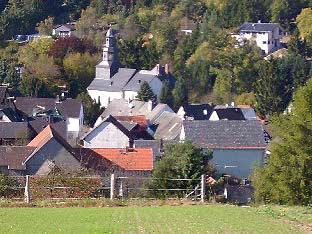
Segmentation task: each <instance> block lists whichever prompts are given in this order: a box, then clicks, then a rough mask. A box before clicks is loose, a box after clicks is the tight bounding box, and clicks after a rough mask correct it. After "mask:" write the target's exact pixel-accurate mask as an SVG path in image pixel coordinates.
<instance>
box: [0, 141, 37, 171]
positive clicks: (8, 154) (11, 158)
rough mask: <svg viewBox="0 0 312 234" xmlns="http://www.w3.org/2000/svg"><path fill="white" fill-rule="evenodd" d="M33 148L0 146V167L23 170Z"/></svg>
mask: <svg viewBox="0 0 312 234" xmlns="http://www.w3.org/2000/svg"><path fill="white" fill-rule="evenodd" d="M35 149H36V148H35V147H28V146H0V166H7V167H8V169H12V170H25V169H26V166H25V165H24V164H23V163H24V161H25V160H26V159H27V158H28V157H29V156H30V155H31V154H32V153H33V151H34V150H35Z"/></svg>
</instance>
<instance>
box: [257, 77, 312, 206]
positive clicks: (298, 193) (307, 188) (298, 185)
mask: <svg viewBox="0 0 312 234" xmlns="http://www.w3.org/2000/svg"><path fill="white" fill-rule="evenodd" d="M273 126H274V127H275V132H276V134H277V136H278V137H279V138H280V139H281V142H280V143H273V144H272V151H271V155H270V158H269V160H268V162H267V166H265V167H263V168H258V169H257V170H256V171H255V173H254V176H253V177H254V181H253V184H254V186H255V188H256V192H255V195H256V199H257V200H258V201H262V202H267V203H279V204H291V205H294V204H296V205H299V204H300V205H309V204H311V203H312V171H311V168H312V149H311V145H312V80H310V81H308V82H307V85H306V86H304V87H302V88H300V89H299V90H298V91H297V92H296V93H295V95H294V102H293V108H292V112H291V113H289V114H287V115H280V116H276V117H275V118H274V119H273Z"/></svg>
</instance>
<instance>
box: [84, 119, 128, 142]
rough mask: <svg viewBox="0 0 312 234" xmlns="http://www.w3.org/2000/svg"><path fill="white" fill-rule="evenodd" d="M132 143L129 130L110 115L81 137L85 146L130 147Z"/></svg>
mask: <svg viewBox="0 0 312 234" xmlns="http://www.w3.org/2000/svg"><path fill="white" fill-rule="evenodd" d="M132 144H133V139H132V136H131V133H130V132H129V130H128V129H126V128H125V127H124V126H123V125H122V124H121V123H120V122H118V120H116V119H115V118H114V117H113V116H111V115H110V116H108V117H107V118H105V119H104V120H103V121H102V122H101V123H100V124H99V125H97V126H96V127H94V128H93V129H91V131H90V132H88V133H87V134H86V135H85V136H84V138H83V146H84V147H85V148H126V147H132Z"/></svg>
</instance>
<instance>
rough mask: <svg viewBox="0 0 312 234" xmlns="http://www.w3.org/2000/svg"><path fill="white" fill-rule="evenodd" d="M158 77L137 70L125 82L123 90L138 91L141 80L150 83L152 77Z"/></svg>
mask: <svg viewBox="0 0 312 234" xmlns="http://www.w3.org/2000/svg"><path fill="white" fill-rule="evenodd" d="M155 78H156V79H158V78H157V76H156V75H151V74H143V73H141V72H138V73H136V74H135V75H134V77H133V78H132V79H131V80H130V81H129V82H128V83H127V85H126V86H125V87H124V88H123V90H125V91H126V90H130V91H135V92H137V91H139V90H140V87H141V85H142V83H143V82H145V81H146V82H147V83H150V82H151V81H152V80H153V79H155Z"/></svg>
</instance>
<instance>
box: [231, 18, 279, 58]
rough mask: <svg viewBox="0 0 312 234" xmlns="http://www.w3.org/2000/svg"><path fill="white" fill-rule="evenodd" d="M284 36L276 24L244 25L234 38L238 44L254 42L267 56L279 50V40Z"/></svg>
mask: <svg viewBox="0 0 312 234" xmlns="http://www.w3.org/2000/svg"><path fill="white" fill-rule="evenodd" d="M284 35H285V33H284V31H283V29H282V28H281V26H280V25H279V24H277V23H261V22H258V23H244V24H243V25H242V26H241V27H240V29H239V34H238V35H234V37H235V38H236V39H237V40H238V41H239V42H244V41H247V40H248V41H254V42H255V43H256V45H257V46H258V47H259V48H260V49H261V50H262V51H263V52H264V53H265V54H269V53H271V52H273V51H275V50H277V49H279V48H281V42H280V39H281V38H282V37H283V36H284Z"/></svg>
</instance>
